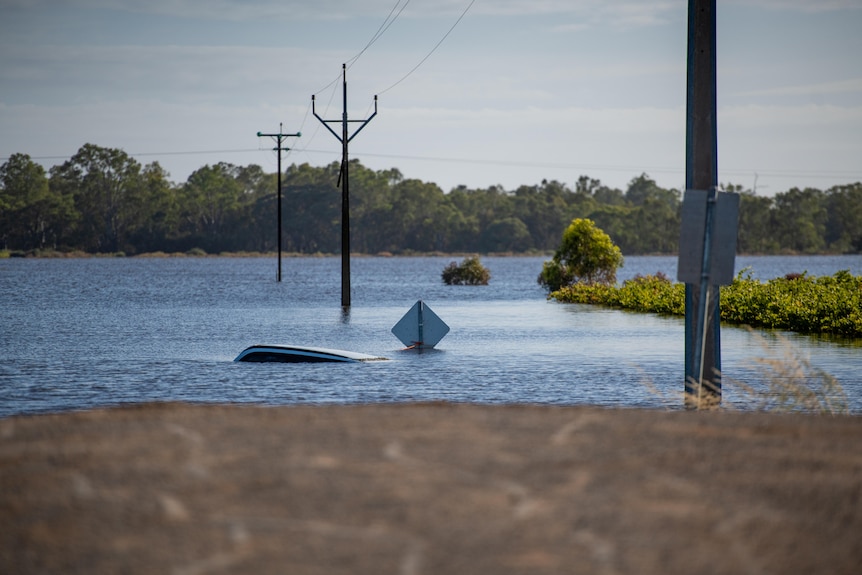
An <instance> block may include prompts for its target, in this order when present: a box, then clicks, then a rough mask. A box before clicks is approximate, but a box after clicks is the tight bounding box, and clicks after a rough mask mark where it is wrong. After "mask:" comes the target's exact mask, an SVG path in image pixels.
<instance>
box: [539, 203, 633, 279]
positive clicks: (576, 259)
mask: <svg viewBox="0 0 862 575" xmlns="http://www.w3.org/2000/svg"><path fill="white" fill-rule="evenodd" d="M622 264H623V255H622V253H621V252H620V249H619V248H618V247H617V246H616V245H614V242H613V241H612V240H611V238H610V236H608V235H607V234H606V233H605V232H603V231H602V230H600V229H599V228H598V227H597V226H596V224H595V223H594V222H593V221H592V220H589V219H582V218H575V219H574V220H572V223H571V224H569V227H567V228H566V230H565V231H564V232H563V241H562V243H561V244H560V247H559V248H557V251H556V252H554V257H553V259H552V260H551V261H549V262H545V263H544V265H543V266H542V272H541V273H540V274H539V278H538V282H539V283H540V284H541V285H543V286H544V287H545V288H547V289H548V291H556V290H558V289H560V288H561V287H563V286H568V285H572V284H575V283H579V282H582V283H586V284H596V283H598V284H612V283H614V282H615V281H616V277H617V268H618V267H620V266H621V265H622Z"/></svg>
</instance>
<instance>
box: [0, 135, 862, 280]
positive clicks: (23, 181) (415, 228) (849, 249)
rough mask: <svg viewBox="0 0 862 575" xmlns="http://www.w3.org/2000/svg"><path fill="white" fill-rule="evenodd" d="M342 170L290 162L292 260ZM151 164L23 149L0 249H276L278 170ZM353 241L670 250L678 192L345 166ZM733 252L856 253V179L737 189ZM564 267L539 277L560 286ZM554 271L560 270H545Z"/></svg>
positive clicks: (310, 238)
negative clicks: (179, 174) (572, 230)
mask: <svg viewBox="0 0 862 575" xmlns="http://www.w3.org/2000/svg"><path fill="white" fill-rule="evenodd" d="M340 168H341V166H340V164H339V163H338V162H333V163H331V164H329V165H327V166H323V167H314V166H310V165H308V164H301V165H291V166H289V167H288V168H287V170H286V172H285V174H284V178H283V181H282V184H283V185H282V192H283V210H282V211H283V220H282V222H283V224H284V225H283V233H282V238H283V245H284V247H285V248H286V249H287V250H288V251H291V252H297V253H338V252H339V251H340V249H341V242H340V235H341V229H340V228H341V192H340V190H339V189H338V187H337V181H338V177H339V172H340ZM168 178H169V176H168V174H167V173H166V172H165V171H164V170H163V169H162V168H161V167H160V166H159V164H158V163H152V164H148V165H146V166H142V165H141V164H139V163H138V162H137V161H136V160H135V159H134V158H132V157H130V156H129V155H128V154H126V153H125V152H123V151H122V150H118V149H113V148H102V147H99V146H96V145H93V144H85V145H84V146H82V147H81V149H80V150H78V152H77V153H76V154H75V155H74V156H73V157H72V158H70V159H69V160H68V161H67V162H64V163H62V164H61V165H59V166H54V167H53V168H51V170H50V177H46V174H45V169H44V168H43V167H42V166H41V165H39V164H37V163H36V162H33V161H32V160H31V159H30V157H29V156H27V155H25V154H13V155H12V156H10V157H9V159H8V160H7V161H6V162H5V163H4V164H2V166H0V248H5V249H8V250H12V251H22V252H27V253H35V252H34V250H39V251H40V252H44V251H45V250H56V251H71V250H83V251H86V252H89V253H111V252H117V251H124V252H126V253H128V254H130V255H134V254H139V253H141V252H156V251H163V252H166V253H176V252H184V251H186V250H188V249H190V248H192V247H195V246H200V247H202V248H204V249H206V250H207V251H208V252H210V253H220V252H261V253H265V252H272V251H275V249H276V247H277V238H276V228H277V214H276V212H277V209H276V205H277V194H276V181H277V174H273V173H265V172H264V171H263V169H262V168H261V167H260V166H257V165H254V164H252V165H249V166H234V165H232V164H227V163H218V164H215V165H213V166H210V165H207V166H204V167H202V168H200V169H199V170H196V171H195V172H194V173H193V174H191V175H190V176H189V177H188V179H187V180H186V181H185V182H181V183H173V182H170V181H169V179H168ZM350 182H351V188H350V194H351V196H350V210H351V214H350V217H351V246H352V249H353V250H354V251H357V252H360V253H367V254H375V253H381V252H388V253H393V254H399V253H417V252H450V253H452V252H465V253H472V252H480V253H495V252H511V253H523V252H543V253H547V252H552V251H553V250H555V249H556V248H557V247H558V244H559V240H560V237H559V233H560V230H562V229H564V228H565V227H566V226H567V225H568V224H569V222H571V221H572V220H573V219H589V220H592V221H593V222H594V223H595V224H596V226H598V227H599V228H601V229H602V230H603V231H604V232H605V233H606V234H607V235H608V236H610V238H611V240H612V242H613V243H614V244H615V245H616V246H618V247H619V249H620V251H621V253H625V254H643V253H651V254H653V253H667V254H669V253H676V251H677V242H678V238H679V224H680V193H679V192H678V191H677V190H673V189H665V188H662V187H661V186H659V185H658V184H657V183H656V182H655V181H654V180H652V179H651V178H650V177H649V176H647V175H646V174H641V175H639V176H637V177H635V178H633V179H632V180H631V181H630V182H629V183H628V185H627V187H626V189H625V190H620V189H617V188H611V187H608V186H606V185H603V184H602V183H601V182H600V181H599V180H596V179H592V178H589V177H587V176H580V177H579V178H578V179H577V181H575V182H574V183H573V187H570V186H569V185H567V184H565V183H561V182H558V181H553V180H552V181H548V180H543V181H542V182H541V184H538V185H531V186H526V185H525V186H520V187H518V188H517V189H516V190H513V191H510V190H505V189H503V188H502V187H501V186H489V187H486V188H476V189H471V188H467V187H466V186H458V187H456V188H455V189H453V190H450V191H449V192H448V193H446V192H444V191H443V190H442V189H440V188H439V187H438V186H437V185H436V184H434V183H431V182H423V181H420V180H416V179H408V178H405V177H404V176H403V175H402V174H401V172H399V171H398V170H397V169H395V168H392V169H388V170H379V171H375V170H371V169H369V168H366V167H364V166H363V165H362V164H361V163H360V162H359V161H358V160H351V161H350ZM725 187H726V188H728V189H731V190H732V191H735V192H738V193H740V194H741V196H742V197H741V203H740V216H739V217H740V225H739V240H738V245H739V249H740V251H741V253H789V252H793V253H820V252H836V253H837V252H843V253H862V183H858V182H857V183H854V184H847V185H842V186H835V187H833V188H831V189H829V190H826V191H820V190H816V189H811V188H805V189H801V190H800V189H797V188H793V189H791V190H788V191H786V192H781V193H778V194H775V195H774V196H773V197H761V196H757V195H756V194H754V193H753V192H751V191H748V190H745V189H743V188H742V186H734V185H732V184H730V185H726V186H725ZM564 271H565V270H561V269H557V270H548V272H547V274H548V277H549V278H551V279H553V280H554V282H555V283H559V285H564V283H565V281H566V278H565V277H564V275H565V274H564V273H563V272H564ZM555 274H556V275H555Z"/></svg>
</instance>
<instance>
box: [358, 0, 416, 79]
mask: <svg viewBox="0 0 862 575" xmlns="http://www.w3.org/2000/svg"><path fill="white" fill-rule="evenodd" d="M399 4H401V0H396V2H395V6H393V7H392V10H390V11H389V15H388V16H386V19H385V20H384V21H383V23H382V24H381V25H380V27H379V28H378V29H377V32H375V33H374V36H372V37H371V40H369V41H368V43H367V44H366V45H365V47H364V48H363V49H362V50H360V51H359V53H358V54H357V55H356V56H354V57H353V58H351V59H349V60H348V61H347V68H348V69H350V68H351V66H353V64H355V63H356V61H357V60H359V57H360V56H362V55H363V54H364V53H365V51H366V50H368V48H370V47H371V45H372V44H374V43H375V42H376V41H377V40H378V39H379V38H380V37H381V36H383V34H384V32H386V31H387V30H388V29H389V27H390V26H392V24H393V23H394V22H395V20H397V19H398V17H399V16H401V13H402V12H404V9H405V8H407V5H408V4H410V0H407V1H406V2H404V5H403V6H401V10H399V11H398V14H395V17H394V18H392V13H393V12H395V9H396V8H398V5H399ZM390 18H392V20H390Z"/></svg>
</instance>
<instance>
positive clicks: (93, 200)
mask: <svg viewBox="0 0 862 575" xmlns="http://www.w3.org/2000/svg"><path fill="white" fill-rule="evenodd" d="M50 186H51V189H52V191H54V192H55V193H58V194H60V195H69V196H72V197H73V198H74V201H75V207H76V209H77V211H78V213H79V214H80V218H79V219H78V220H77V225H76V226H75V230H74V235H73V241H74V243H75V246H76V247H78V248H79V249H83V250H85V251H89V252H117V251H120V250H124V249H126V248H127V247H128V246H127V240H128V237H129V234H130V232H132V231H133V229H134V225H135V223H136V222H137V221H139V218H140V215H141V208H142V206H143V197H142V195H143V192H144V190H143V179H142V177H141V165H140V164H139V163H138V162H137V161H136V160H135V159H134V158H132V157H130V156H129V155H128V154H126V153H125V152H124V151H122V150H119V149H115V148H102V147H99V146H96V145H93V144H84V145H83V146H82V147H81V149H79V150H78V152H77V153H76V154H75V155H74V156H72V157H71V158H70V159H69V160H68V161H66V162H64V163H63V164H62V165H60V166H55V167H53V168H51V180H50Z"/></svg>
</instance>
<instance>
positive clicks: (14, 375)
mask: <svg viewBox="0 0 862 575" xmlns="http://www.w3.org/2000/svg"><path fill="white" fill-rule="evenodd" d="M451 259H452V258H445V257H411V258H377V257H374V258H362V257H360V258H354V259H353V260H352V275H353V277H352V280H353V281H352V287H353V290H352V303H353V305H352V307H351V309H350V310H349V312H344V311H343V310H342V309H341V307H340V301H341V299H340V298H341V296H340V290H341V284H340V269H341V268H340V259H339V258H295V259H294V258H291V259H285V260H284V263H283V281H282V282H281V283H277V282H276V281H275V261H274V258H174V259H139V258H118V259H95V258H94V259H71V260H47V259H46V260H41V259H26V260H22V259H9V260H0V288H2V293H3V298H4V304H3V306H2V311H0V416H8V415H12V414H21V413H39V412H50V411H62V410H69V409H85V408H91V407H96V406H105V405H115V404H120V403H130V402H141V401H152V400H182V401H192V402H207V403H208V402H239V403H257V404H268V405H282V404H298V403H315V404H327V403H362V402H402V401H426V400H448V401H465V402H481V403H540V404H567V405H571V404H592V405H605V406H629V407H635V406H637V407H647V406H649V407H654V406H659V405H664V404H665V401H666V399H665V398H662V397H660V396H657V395H656V394H654V393H653V392H651V391H650V386H649V385H645V383H644V382H647V381H648V382H650V383H651V385H652V386H654V387H655V388H656V389H657V390H658V391H659V393H660V394H663V395H664V396H666V397H668V398H675V397H676V396H677V395H678V394H680V393H681V389H682V378H683V350H684V341H683V332H684V327H683V320H682V319H681V318H669V317H661V316H655V315H649V314H638V313H632V312H624V311H618V310H609V309H605V308H601V307H594V306H583V305H572V304H558V303H555V302H548V301H546V299H545V293H544V292H543V291H542V289H541V288H540V286H538V284H537V283H536V277H537V275H538V273H539V271H540V270H541V265H542V261H543V259H544V258H541V257H513V258H492V257H488V258H483V259H482V261H483V263H484V264H485V265H486V266H487V267H488V268H489V269H490V271H491V274H492V279H491V283H490V285H488V286H445V285H443V283H442V282H441V280H440V272H441V271H442V269H443V268H444V267H445V265H446V264H447V263H448V262H449V261H451ZM747 266H750V267H751V273H752V275H754V276H755V277H759V278H762V279H766V278H769V277H776V276H780V275H784V274H786V273H791V272H794V273H799V272H802V271H808V272H809V273H810V274H812V275H825V274H832V273H834V272H836V271H838V270H840V269H849V270H850V271H851V272H852V273H854V274H856V275H862V256H837V257H816V258H794V257H757V258H745V257H740V258H738V259H737V269H742V268H743V267H747ZM656 271H662V272H663V273H665V274H667V275H668V276H669V277H672V278H673V277H675V275H676V257H672V256H671V257H629V258H627V259H626V265H625V266H624V267H623V268H622V269H621V270H620V273H619V275H618V277H619V279H620V280H624V279H627V278H630V277H633V276H634V275H636V274H639V273H640V274H649V273H655V272H656ZM418 299H423V300H424V301H425V302H426V303H427V304H428V305H430V306H431V307H432V309H434V311H435V312H436V313H437V314H438V315H439V316H440V317H441V318H442V319H443V320H444V321H446V322H447V323H448V324H449V325H450V327H451V331H450V333H449V335H447V336H446V337H445V338H444V339H443V341H441V342H440V344H439V345H438V346H437V349H435V350H429V351H425V352H423V353H417V352H415V351H403V350H402V349H401V347H402V346H401V343H400V342H399V341H398V340H397V339H396V338H395V337H394V336H392V334H391V333H390V331H389V330H390V328H391V327H392V326H393V325H394V324H395V323H396V322H397V321H398V320H399V319H400V317H401V316H402V315H403V314H404V313H405V312H406V311H407V310H408V309H409V308H410V307H411V306H412V305H413V303H415V301H416V300H418ZM764 335H765V336H766V337H764ZM784 337H785V339H786V342H785V343H782V342H780V341H778V340H776V339H775V338H774V337H773V336H772V334H771V332H768V331H762V330H760V331H754V332H751V331H748V330H745V329H741V328H735V327H727V326H724V327H723V328H722V357H723V368H724V373H725V377H726V378H739V379H744V380H749V381H750V380H752V379H755V378H757V377H758V376H757V375H756V374H755V372H754V371H753V370H752V368H751V367H750V364H751V363H752V359H754V358H756V357H768V356H772V355H778V356H780V355H781V354H782V353H783V352H784V349H783V348H784V346H786V345H789V346H790V347H791V348H792V349H793V350H795V351H797V352H799V353H801V354H803V355H804V356H807V357H809V358H810V359H811V361H812V363H813V364H814V365H815V366H817V367H820V368H822V369H825V370H826V371H828V372H830V373H831V374H833V375H835V376H836V377H838V379H839V380H840V381H841V383H842V384H843V385H844V387H845V390H846V391H847V393H848V395H849V396H850V398H851V402H852V405H853V408H854V410H856V411H858V410H860V409H862V376H860V374H859V371H860V370H859V367H860V365H862V360H860V357H862V355H860V354H862V347H860V344H862V342H860V341H859V340H855V341H847V340H843V341H842V340H834V339H830V338H818V337H811V336H800V335H795V334H784ZM787 342H789V343H787ZM257 343H289V344H297V345H313V346H321V347H332V348H338V349H346V350H351V351H358V352H363V353H370V354H374V355H380V356H384V357H386V358H388V359H389V361H385V362H375V363H364V364H343V365H338V364H292V365H287V364H246V363H233V361H232V360H233V358H234V357H235V356H236V355H237V354H238V353H239V352H240V351H241V350H242V349H244V348H245V347H247V346H249V345H252V344H257ZM725 399H726V401H728V402H730V403H733V402H736V401H739V398H738V396H736V395H735V394H734V392H733V390H732V389H729V388H728V389H727V390H726V393H725ZM672 401H675V399H672Z"/></svg>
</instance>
